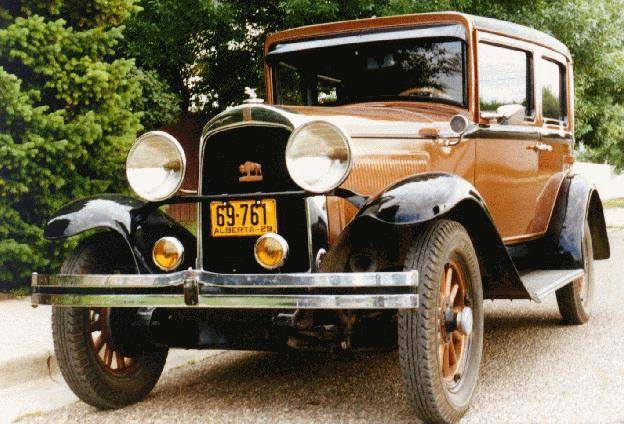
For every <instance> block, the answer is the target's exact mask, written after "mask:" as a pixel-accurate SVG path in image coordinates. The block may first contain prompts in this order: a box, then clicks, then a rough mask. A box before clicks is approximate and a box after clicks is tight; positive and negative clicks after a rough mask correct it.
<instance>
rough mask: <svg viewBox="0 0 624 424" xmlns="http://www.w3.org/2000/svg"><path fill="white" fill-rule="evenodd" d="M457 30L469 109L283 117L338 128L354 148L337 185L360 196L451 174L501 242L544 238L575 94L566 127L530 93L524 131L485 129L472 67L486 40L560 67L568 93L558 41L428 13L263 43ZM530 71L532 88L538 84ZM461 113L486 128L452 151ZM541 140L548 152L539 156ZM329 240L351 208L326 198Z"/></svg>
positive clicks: (341, 110) (319, 28)
mask: <svg viewBox="0 0 624 424" xmlns="http://www.w3.org/2000/svg"><path fill="white" fill-rule="evenodd" d="M445 23H458V24H461V25H462V26H464V28H465V30H466V35H467V40H466V41H467V44H468V55H467V58H468V60H467V80H468V87H467V88H468V105H469V106H468V108H467V109H462V108H459V107H453V106H448V105H443V104H432V103H418V102H410V101H405V102H383V103H368V104H358V105H356V106H344V107H333V108H331V109H330V108H327V107H292V106H288V105H285V108H286V110H288V111H289V112H292V113H297V114H302V115H305V116H306V117H308V118H310V119H324V120H328V121H330V122H337V123H339V124H340V125H342V126H343V127H344V128H345V129H346V130H347V131H348V132H349V134H350V136H351V138H352V140H353V147H354V168H353V170H352V172H351V174H350V175H349V178H348V179H347V181H345V183H344V185H343V187H344V188H348V189H350V190H353V191H355V192H357V193H360V194H364V195H374V194H376V193H378V192H379V191H381V190H383V189H384V188H386V187H388V186H389V185H390V184H391V183H393V182H395V181H397V180H400V179H402V178H405V177H407V176H410V175H413V174H417V173H421V172H430V171H438V172H449V173H453V174H456V175H459V176H461V177H463V178H464V179H466V180H467V181H469V182H471V183H472V184H473V185H474V186H475V187H476V188H477V190H478V191H479V193H480V194H481V195H482V196H483V198H484V199H485V201H486V203H487V205H488V207H489V210H490V213H491V214H492V216H493V218H494V222H495V224H496V226H497V228H498V230H499V232H500V234H501V236H502V238H503V241H504V242H505V243H506V244H512V243H519V242H523V241H527V240H531V239H536V238H539V237H540V236H542V235H543V234H544V233H545V232H546V230H547V227H548V223H549V222H550V218H551V215H552V211H553V208H554V204H555V199H556V197H557V193H558V191H559V188H560V186H561V183H562V181H563V178H564V176H565V175H567V174H568V173H569V172H570V170H571V165H572V163H573V161H574V158H573V146H574V138H573V132H574V108H573V107H572V105H573V96H572V95H570V96H567V105H566V107H567V110H568V113H567V116H568V119H567V122H566V123H565V125H563V126H562V125H552V124H547V123H545V122H544V119H543V118H542V115H541V107H540V105H541V103H542V102H541V97H540V90H537V89H534V90H532V91H533V95H534V100H533V101H534V104H535V105H536V106H537V107H536V114H535V117H534V119H533V120H532V121H527V122H524V123H522V124H521V125H513V126H510V125H499V124H491V123H490V121H489V120H486V119H484V118H481V116H480V110H479V101H478V97H479V96H478V93H479V84H478V81H479V70H478V67H477V66H476V65H475V64H476V63H477V58H478V54H479V43H481V42H489V43H495V44H496V45H500V46H506V47H509V48H513V49H522V50H524V51H526V52H528V53H530V54H532V55H533V57H534V58H536V59H537V58H542V57H548V58H549V59H550V60H556V61H558V62H559V63H561V65H563V66H565V69H566V70H567V72H566V74H567V76H568V78H567V81H566V84H567V92H568V93H573V91H574V90H573V85H572V81H573V79H572V60H571V58H570V54H569V52H568V50H567V48H565V46H563V45H562V44H561V43H559V42H558V41H556V40H554V39H552V38H551V37H548V36H546V35H545V34H542V33H539V32H537V31H533V30H528V29H527V28H525V27H520V26H518V25H514V24H511V23H501V22H499V21H494V20H489V19H485V18H476V19H475V17H473V16H468V15H464V14H460V13H432V14H418V15H405V16H396V17H384V18H372V19H361V20H357V21H347V22H338V23H330V24H321V25H313V26H307V27H303V28H297V29H292V30H287V31H283V32H279V33H277V34H273V35H271V36H269V37H268V39H267V41H266V46H265V52H266V53H267V54H268V53H269V52H270V50H271V48H272V46H274V45H275V44H277V43H285V42H292V41H299V40H302V39H309V38H320V37H329V36H340V35H345V34H348V33H352V32H355V31H362V30H365V29H366V30H370V29H372V28H375V29H390V28H392V29H398V28H401V27H412V26H415V25H429V24H445ZM265 71H266V87H267V90H266V98H267V103H269V104H272V103H273V101H274V94H273V93H274V91H273V78H272V71H271V68H270V67H269V66H266V67H265ZM532 72H533V78H532V80H533V83H534V84H536V86H539V84H541V81H540V80H539V78H537V77H538V76H539V75H538V73H537V72H536V71H535V69H533V70H532ZM458 113H463V114H466V115H467V116H469V117H470V118H471V119H472V120H473V121H474V122H477V123H479V124H483V125H484V126H485V125H487V126H488V128H487V129H486V128H484V129H482V130H481V131H480V132H479V133H478V134H476V135H474V136H473V137H470V138H465V139H463V140H462V142H461V143H460V144H459V145H457V146H454V147H452V148H449V147H447V146H446V145H445V142H446V141H447V140H448V139H449V137H448V136H447V137H431V134H439V133H449V122H450V119H451V118H452V117H453V115H455V114H458ZM536 143H545V144H548V145H549V146H551V147H552V150H537V149H535V145H536ZM388 151H390V152H391V153H390V154H389V153H387V152H388ZM328 209H329V215H330V229H331V232H330V234H331V238H332V240H335V238H336V237H337V235H338V234H339V233H340V232H341V231H342V229H343V228H344V226H345V225H346V224H347V223H348V222H349V221H350V219H351V218H352V217H353V215H354V214H355V212H356V209H355V208H354V207H352V206H351V205H349V204H348V202H346V201H344V200H341V199H340V200H339V199H333V200H331V201H330V205H329V206H328Z"/></svg>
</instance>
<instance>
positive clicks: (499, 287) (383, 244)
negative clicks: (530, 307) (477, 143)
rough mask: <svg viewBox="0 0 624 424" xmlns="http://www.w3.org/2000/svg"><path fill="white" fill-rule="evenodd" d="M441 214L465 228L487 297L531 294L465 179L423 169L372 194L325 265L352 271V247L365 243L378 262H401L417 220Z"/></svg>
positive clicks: (490, 219) (392, 265)
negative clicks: (372, 249) (476, 259)
mask: <svg viewBox="0 0 624 424" xmlns="http://www.w3.org/2000/svg"><path fill="white" fill-rule="evenodd" d="M439 218H445V219H452V220H454V221H458V222H460V223H461V224H462V225H463V226H464V227H465V228H466V230H467V231H468V233H469V235H470V237H471V239H472V241H473V244H474V247H475V250H476V252H477V255H478V257H479V265H480V269H481V276H482V280H483V287H484V296H485V297H487V298H529V297H530V296H529V293H528V292H527V291H526V289H525V287H524V285H523V284H522V281H521V280H520V277H519V275H518V271H517V270H516V268H515V266H514V263H513V261H512V260H511V258H510V256H509V254H508V252H507V250H506V248H505V245H504V244H503V241H502V240H501V237H500V235H499V234H498V231H497V229H496V226H495V225H494V223H493V220H492V218H491V216H490V213H489V212H488V209H487V206H486V204H485V201H484V200H483V198H482V197H481V196H480V195H479V193H478V192H477V190H476V189H475V188H474V186H473V185H472V184H470V183H469V182H468V181H466V180H464V179H463V178H461V177H459V176H457V175H453V174H445V173H424V174H418V175H414V176H412V177H409V178H406V179H404V180H402V181H400V182H398V183H396V184H394V185H392V186H390V187H389V188H388V189H386V190H385V191H383V192H382V193H381V194H379V195H377V196H375V197H374V198H371V199H370V200H368V202H366V203H365V204H364V206H363V207H362V208H361V209H360V211H359V212H358V214H357V215H356V216H355V218H354V219H353V220H352V221H351V223H350V224H349V225H348V226H347V227H346V228H345V230H344V231H343V233H342V234H341V236H340V237H339V238H338V240H337V241H336V243H335V245H334V246H332V248H331V249H330V252H329V253H328V255H327V257H326V259H325V261H324V262H323V267H322V268H323V269H325V270H328V271H329V270H330V269H331V268H333V269H334V270H342V271H347V272H348V271H350V269H349V258H350V256H351V252H352V251H354V249H359V248H362V246H365V247H366V245H367V244H369V245H370V244H373V245H375V249H376V251H379V252H381V255H382V256H383V257H382V258H381V262H382V266H387V267H395V268H396V267H402V263H403V261H404V257H405V253H406V251H407V249H409V247H410V246H411V244H412V241H413V237H414V235H415V232H416V231H417V228H418V226H419V225H420V224H424V223H427V222H430V221H432V220H434V219H439Z"/></svg>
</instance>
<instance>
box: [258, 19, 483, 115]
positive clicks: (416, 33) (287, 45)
mask: <svg viewBox="0 0 624 424" xmlns="http://www.w3.org/2000/svg"><path fill="white" fill-rule="evenodd" d="M467 34H468V33H467V32H466V29H465V27H464V26H463V25H461V24H458V23H443V24H440V23H438V24H434V25H431V24H423V25H415V26H412V27H409V28H408V29H405V28H401V29H397V28H382V29H379V28H378V29H374V30H370V31H358V32H355V33H353V32H345V33H341V34H339V35H333V36H331V37H318V38H312V39H309V38H308V39H303V40H301V39H300V40H297V39H294V40H292V41H291V40H289V41H287V42H282V43H276V44H274V45H272V46H271V48H270V49H269V51H268V54H267V55H266V62H265V66H266V70H267V85H269V84H270V85H269V87H267V89H268V90H270V92H271V93H270V94H271V95H270V98H271V100H272V103H274V104H277V105H295V104H291V103H284V102H283V101H282V99H281V93H280V80H279V78H280V77H279V72H280V71H279V67H280V62H281V61H280V58H283V57H288V56H290V55H292V54H293V53H304V52H308V54H314V53H313V52H314V51H320V50H322V49H326V48H336V47H347V48H348V47H353V48H355V47H356V46H358V45H362V46H364V45H374V44H381V45H383V44H384V43H393V42H397V43H409V42H410V41H414V42H416V41H418V40H423V41H424V40H427V41H430V42H452V41H457V42H460V43H461V61H462V63H461V66H462V69H461V72H462V75H461V82H462V87H461V91H462V93H461V97H462V101H456V100H453V99H446V98H442V97H426V96H400V95H379V96H371V97H370V98H367V97H366V96H365V95H364V96H361V97H352V98H348V99H344V100H343V101H336V102H334V103H319V102H318V101H316V100H312V98H311V97H310V95H309V93H308V96H302V99H303V97H307V100H306V101H304V102H302V103H300V104H299V105H304V106H325V107H335V106H341V105H345V104H357V103H367V102H384V101H388V102H396V101H404V102H430V103H442V104H447V105H453V106H458V107H461V108H464V109H468V108H469V93H470V91H471V87H470V81H469V77H470V74H471V68H470V66H471V64H470V62H471V60H470V57H469V55H470V39H469V38H468V37H467ZM310 74H313V73H310ZM269 76H270V77H269ZM302 76H303V75H302ZM316 78H317V76H314V77H313V78H312V79H311V81H310V82H314V81H315V79H316ZM310 82H306V85H308V86H309V85H311V84H310ZM364 94H365V93H364Z"/></svg>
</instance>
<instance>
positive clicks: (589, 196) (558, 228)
mask: <svg viewBox="0 0 624 424" xmlns="http://www.w3.org/2000/svg"><path fill="white" fill-rule="evenodd" d="M586 221H587V223H588V225H589V230H590V233H591V237H592V247H593V251H594V259H598V260H599V259H608V258H609V257H610V256H611V248H610V245H609V237H608V235H607V226H606V223H605V219H604V212H603V209H602V202H601V200H600V195H599V194H598V191H597V190H596V188H595V187H594V186H593V185H592V184H590V183H589V182H588V181H587V180H586V179H585V178H583V177H582V176H580V175H569V176H567V177H566V178H565V179H564V180H563V183H562V184H561V188H560V189H559V194H558V195H557V200H556V202H555V206H554V209H553V213H552V216H551V219H550V222H549V224H548V230H547V231H546V234H545V235H544V237H542V238H541V239H539V240H535V241H533V242H529V243H528V244H527V249H526V250H528V251H529V252H530V253H529V255H528V259H529V260H530V261H531V262H532V263H534V264H537V266H539V267H540V268H542V269H578V268H582V267H583V250H582V247H581V243H582V239H583V228H584V225H585V222H586Z"/></svg>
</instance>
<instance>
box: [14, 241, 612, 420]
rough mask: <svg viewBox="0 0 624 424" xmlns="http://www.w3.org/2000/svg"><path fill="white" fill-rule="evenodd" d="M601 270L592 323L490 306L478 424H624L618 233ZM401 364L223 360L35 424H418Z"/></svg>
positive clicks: (352, 358)
mask: <svg viewBox="0 0 624 424" xmlns="http://www.w3.org/2000/svg"><path fill="white" fill-rule="evenodd" d="M611 243H612V252H613V254H614V258H613V259H611V260H609V261H603V262H599V263H598V264H597V266H596V273H597V278H596V283H597V285H598V286H599V290H598V292H597V297H596V301H595V309H594V315H593V318H592V320H591V321H590V322H589V323H588V324H587V325H585V326H581V327H570V326H562V325H560V323H559V316H558V312H557V306H556V303H555V300H554V296H553V298H552V299H550V300H549V301H548V302H546V303H543V304H532V303H530V302H525V301H515V302H509V301H497V302H487V305H486V322H485V327H486V333H485V334H486V336H485V351H484V355H483V364H482V371H481V379H480V386H479V388H478V391H477V394H476V397H475V399H474V406H473V407H472V409H471V410H470V412H469V414H468V415H467V416H466V417H465V418H464V420H463V422H465V423H474V422H506V423H510V422H518V423H526V422H530V423H535V422H540V423H541V422H566V423H567V422H579V423H585V422H591V423H599V422H603V423H614V422H622V423H624V337H623V336H624V329H623V327H622V325H623V324H622V323H624V281H622V278H621V276H622V275H624V253H622V252H624V250H623V249H624V231H612V232H611ZM397 362H398V358H397V355H396V353H394V352H389V353H375V354H358V355H341V356H331V355H318V354H314V355H313V354H295V355H289V356H285V355H278V354H268V353H255V352H227V353H223V354H220V355H217V356H215V357H212V358H209V359H206V360H203V361H201V362H199V363H196V364H194V365H192V366H185V367H181V368H177V369H174V370H172V371H170V372H169V373H167V374H166V375H164V376H163V378H162V379H161V381H160V382H159V384H158V385H157V387H156V389H155V391H154V392H153V394H152V395H150V396H149V397H148V398H147V399H146V400H145V401H144V402H142V403H140V404H137V405H133V406H130V407H127V408H125V409H123V410H120V411H108V412H99V411H96V410H94V409H93V408H91V407H88V406H86V405H84V404H82V403H74V404H72V405H69V406H67V407H65V408H62V409H59V410H56V411H53V412H52V413H48V414H45V415H39V416H30V417H27V418H26V419H25V421H32V422H93V423H96V422H97V423H102V422H173V421H186V422H197V421H202V422H218V423H227V422H232V423H234V422H236V423H241V422H271V423H275V422H280V423H282V422H288V423H304V422H332V423H333V422H361V423H368V422H374V423H378V422H392V423H402V422H406V423H407V422H415V419H414V417H413V415H412V413H411V411H410V409H409V407H408V406H407V404H406V400H405V397H404V395H403V386H402V381H401V375H400V371H399V368H398V365H397Z"/></svg>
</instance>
